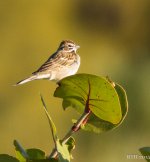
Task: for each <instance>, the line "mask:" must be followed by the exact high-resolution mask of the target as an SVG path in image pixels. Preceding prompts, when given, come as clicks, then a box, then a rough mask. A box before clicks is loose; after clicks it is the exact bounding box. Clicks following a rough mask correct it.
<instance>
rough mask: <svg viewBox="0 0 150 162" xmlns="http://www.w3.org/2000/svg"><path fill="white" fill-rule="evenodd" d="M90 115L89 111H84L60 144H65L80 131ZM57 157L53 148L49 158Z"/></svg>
mask: <svg viewBox="0 0 150 162" xmlns="http://www.w3.org/2000/svg"><path fill="white" fill-rule="evenodd" d="M90 113H91V111H90V110H89V111H85V112H84V113H83V114H82V115H81V117H80V118H79V119H78V120H77V122H76V123H75V124H74V125H73V126H72V127H71V129H70V130H69V131H68V133H67V134H66V135H65V136H64V138H63V139H62V140H61V143H62V144H65V143H66V142H67V141H68V140H69V138H70V137H71V136H72V135H73V134H74V133H76V132H77V131H78V130H79V129H80V127H81V125H82V124H86V122H87V120H88V117H89V115H90ZM57 155H58V152H57V150H56V148H55V149H53V151H52V153H51V154H50V156H49V158H56V157H57Z"/></svg>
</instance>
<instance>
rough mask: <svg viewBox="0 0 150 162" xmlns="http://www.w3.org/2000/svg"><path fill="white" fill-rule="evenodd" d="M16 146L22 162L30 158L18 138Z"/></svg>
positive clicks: (17, 155)
mask: <svg viewBox="0 0 150 162" xmlns="http://www.w3.org/2000/svg"><path fill="white" fill-rule="evenodd" d="M14 146H15V151H16V157H17V159H18V160H19V161H20V162H26V159H29V156H28V154H27V152H26V151H25V150H24V148H23V147H22V146H21V145H20V143H19V142H18V141H17V140H14Z"/></svg>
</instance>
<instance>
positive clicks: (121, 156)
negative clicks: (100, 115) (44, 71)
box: [0, 0, 150, 162]
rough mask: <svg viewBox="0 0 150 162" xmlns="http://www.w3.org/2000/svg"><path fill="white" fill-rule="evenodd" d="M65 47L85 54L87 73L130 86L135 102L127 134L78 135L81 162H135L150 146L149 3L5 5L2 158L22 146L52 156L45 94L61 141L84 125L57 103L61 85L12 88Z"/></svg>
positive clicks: (0, 18) (5, 0)
mask: <svg viewBox="0 0 150 162" xmlns="http://www.w3.org/2000/svg"><path fill="white" fill-rule="evenodd" d="M63 39H71V40H73V41H75V42H76V43H77V44H79V45H80V46H81V48H80V49H79V50H78V53H79V54H80V56H81V67H80V70H79V72H80V73H91V74H96V75H101V76H106V75H109V76H110V77H111V78H112V79H113V80H114V81H115V82H118V83H120V84H121V85H123V86H124V88H125V89H126V91H127V94H128V99H129V113H128V116H127V118H126V119H125V121H124V122H123V124H122V125H121V126H120V127H119V128H117V129H115V130H113V131H110V132H107V133H103V134H99V135H97V134H92V133H88V132H82V131H81V132H79V133H77V134H76V135H75V138H76V149H75V150H74V152H73V155H74V160H73V161H74V162H77V161H78V162H79V161H80V162H91V161H94V162H100V161H104V162H110V161H111V162H116V161H121V162H127V161H129V160H128V159H127V154H140V153H139V152H138V149H139V148H140V147H143V146H150V140H149V137H150V127H149V123H150V117H149V116H150V115H149V114H150V86H149V84H150V1H149V0H143V1H141V0H131V1H129V0H122V1H120V0H113V1H112V0H74V1H70V0H63V1H61V0H55V1H54V0H41V1H40V0H0V53H1V55H0V56H1V58H0V71H1V76H0V153H9V154H11V155H14V154H15V153H14V148H13V145H12V142H13V140H14V139H18V140H19V141H20V143H22V145H23V146H24V147H25V148H31V147H39V148H41V149H43V150H45V151H46V152H47V153H49V152H51V149H52V148H53V142H52V138H51V132H50V130H49V125H48V122H47V119H46V117H45V114H44V112H43V110H42V108H41V107H42V104H41V101H40V97H39V92H41V93H42V94H43V96H44V97H45V100H46V103H47V105H48V107H49V112H50V114H51V116H52V117H53V120H54V122H55V124H56V126H57V130H58V134H59V137H60V138H62V137H63V135H64V134H65V132H66V131H67V130H68V129H69V128H70V126H71V119H72V118H75V117H77V114H76V112H74V111H73V110H70V109H68V110H67V111H66V112H64V111H63V110H62V107H61V100H60V99H57V98H54V97H53V92H54V90H55V88H56V84H55V83H54V82H50V81H46V80H43V81H33V82H30V83H28V84H25V85H22V86H18V87H13V86H12V85H13V84H14V83H16V82H17V81H19V80H21V79H24V78H25V77H27V76H29V75H30V74H31V73H32V72H33V71H34V70H36V69H37V68H38V67H39V66H40V65H41V64H42V63H43V62H44V61H46V59H47V58H48V57H49V55H50V54H52V53H53V52H55V50H56V48H57V47H58V45H59V43H60V41H61V40H63ZM132 160H133V159H132ZM132 160H130V161H132ZM134 161H135V162H136V161H138V162H140V161H143V160H136V159H135V160H134Z"/></svg>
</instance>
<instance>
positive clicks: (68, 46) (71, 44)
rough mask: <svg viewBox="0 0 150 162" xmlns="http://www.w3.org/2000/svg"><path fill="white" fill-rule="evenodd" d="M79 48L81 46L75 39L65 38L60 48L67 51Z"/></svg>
mask: <svg viewBox="0 0 150 162" xmlns="http://www.w3.org/2000/svg"><path fill="white" fill-rule="evenodd" d="M78 48H80V46H78V45H76V44H75V43H74V42H73V41H71V40H63V41H62V42H61V43H60V45H59V48H58V50H63V51H66V52H76V51H77V49H78Z"/></svg>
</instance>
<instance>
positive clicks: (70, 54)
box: [15, 40, 80, 86]
mask: <svg viewBox="0 0 150 162" xmlns="http://www.w3.org/2000/svg"><path fill="white" fill-rule="evenodd" d="M78 48H80V46H79V45H76V44H75V43H74V42H73V41H71V40H63V41H61V43H60V45H59V47H58V49H57V50H56V52H55V53H53V54H52V55H51V56H50V57H49V58H48V60H47V61H46V62H45V63H44V64H42V65H41V66H40V68H38V69H37V70H36V71H35V72H33V73H32V75H30V76H29V77H28V78H26V79H23V80H21V81H19V82H17V83H16V84H15V85H16V86H17V85H21V84H24V83H27V82H30V81H33V80H39V79H48V80H54V81H56V82H59V81H60V80H61V79H63V78H65V77H67V76H70V75H74V74H76V72H77V71H78V69H79V66H80V56H79V55H78V54H77V53H76V51H77V49H78Z"/></svg>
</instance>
